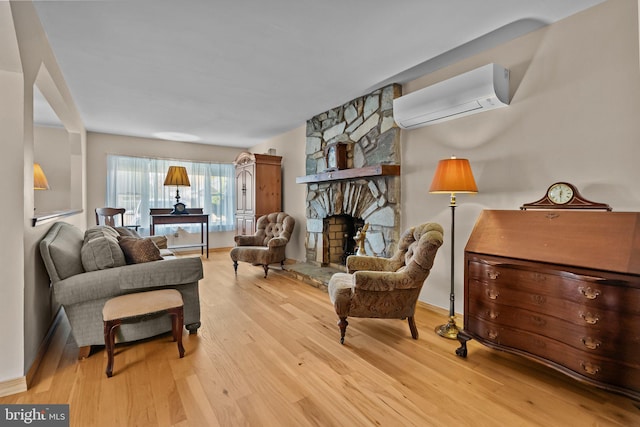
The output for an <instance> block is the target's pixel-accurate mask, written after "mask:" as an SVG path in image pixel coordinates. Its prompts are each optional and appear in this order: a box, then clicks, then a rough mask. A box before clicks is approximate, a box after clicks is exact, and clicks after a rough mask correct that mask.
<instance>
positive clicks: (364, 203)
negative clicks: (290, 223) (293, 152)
mask: <svg viewBox="0 0 640 427" xmlns="http://www.w3.org/2000/svg"><path fill="white" fill-rule="evenodd" d="M400 95H401V88H400V86H399V85H390V86H386V87H384V88H382V89H379V90H376V91H374V92H372V93H370V94H368V95H365V96H363V97H360V98H356V99H354V100H352V101H350V102H348V103H346V104H344V105H341V106H340V107H337V108H334V109H331V110H329V111H327V112H325V113H322V114H319V115H317V116H315V117H313V118H311V119H310V120H308V121H307V141H306V155H307V156H306V172H307V174H308V175H317V176H318V178H317V179H315V180H307V181H305V182H306V185H307V206H306V217H307V230H306V231H307V233H306V241H305V248H306V258H307V262H311V263H314V264H316V265H340V264H344V259H346V256H344V251H345V250H346V251H347V252H349V251H353V250H354V249H353V246H350V247H351V249H349V245H348V244H347V242H345V240H344V239H345V237H344V234H345V231H347V233H346V234H348V235H349V236H348V237H346V239H351V240H352V239H353V234H355V232H354V231H353V230H342V229H340V230H338V228H341V226H340V227H339V226H338V224H336V223H335V222H332V220H333V219H336V218H342V217H348V218H353V219H354V221H356V231H357V227H358V226H362V225H363V224H369V228H368V231H367V233H366V240H365V245H364V247H365V251H366V253H367V254H368V255H374V256H382V257H388V256H391V255H392V254H393V252H394V251H395V248H396V247H397V242H398V238H399V222H400V177H399V176H398V174H397V173H396V174H385V173H377V174H376V173H374V174H359V172H358V171H361V170H366V169H367V168H369V167H375V166H379V165H399V164H400V146H399V145H400V144H399V142H400V129H399V128H398V127H397V125H396V124H395V121H394V120H393V99H394V98H396V97H398V96H400ZM334 142H340V143H344V144H346V145H347V167H348V168H349V169H347V171H349V172H350V173H349V174H348V175H349V176H346V177H342V176H341V177H340V178H334V177H332V176H331V174H326V173H324V172H326V170H327V165H326V160H325V155H324V150H325V147H326V146H327V144H331V143H334ZM398 170H399V169H398ZM340 172H344V171H340ZM336 175H337V174H336ZM305 178H308V177H305ZM347 227H348V226H347ZM336 233H338V234H340V235H342V236H336ZM339 237H340V238H339ZM348 243H351V242H348ZM338 247H340V249H342V250H340V249H339V248H338ZM338 261H339V262H338Z"/></svg>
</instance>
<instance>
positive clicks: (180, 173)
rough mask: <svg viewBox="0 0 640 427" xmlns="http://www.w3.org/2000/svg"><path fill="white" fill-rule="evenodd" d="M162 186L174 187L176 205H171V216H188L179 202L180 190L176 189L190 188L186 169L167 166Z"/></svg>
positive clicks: (182, 204)
mask: <svg viewBox="0 0 640 427" xmlns="http://www.w3.org/2000/svg"><path fill="white" fill-rule="evenodd" d="M164 185H175V186H176V204H175V205H173V211H172V212H171V214H172V215H184V214H188V213H189V212H187V209H186V206H185V204H184V203H181V202H180V189H179V188H178V187H180V186H182V187H191V183H190V182H189V176H188V175H187V169H186V168H185V167H184V166H169V171H168V172H167V177H166V178H165V179H164Z"/></svg>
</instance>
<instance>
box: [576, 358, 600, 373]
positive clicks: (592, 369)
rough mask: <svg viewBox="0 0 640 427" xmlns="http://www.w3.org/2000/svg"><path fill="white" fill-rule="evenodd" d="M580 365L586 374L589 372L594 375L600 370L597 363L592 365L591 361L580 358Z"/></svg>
mask: <svg viewBox="0 0 640 427" xmlns="http://www.w3.org/2000/svg"><path fill="white" fill-rule="evenodd" d="M580 367H581V368H582V370H583V371H585V372H586V373H587V374H591V375H596V374H597V373H598V372H600V367H599V366H597V365H594V364H593V363H591V362H583V361H582V360H581V361H580Z"/></svg>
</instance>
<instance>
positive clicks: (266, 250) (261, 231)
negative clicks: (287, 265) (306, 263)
mask: <svg viewBox="0 0 640 427" xmlns="http://www.w3.org/2000/svg"><path fill="white" fill-rule="evenodd" d="M295 225H296V221H295V219H294V218H293V217H292V216H290V215H288V214H286V213H284V212H274V213H270V214H267V215H264V216H261V217H260V218H258V221H257V222H256V233H255V234H254V235H253V236H235V237H234V240H235V242H236V246H235V247H234V248H233V249H231V259H232V260H233V268H234V270H235V273H236V275H237V274H238V261H243V262H248V263H251V264H253V265H262V267H263V268H264V277H265V278H266V277H267V273H268V272H269V264H273V263H276V262H279V263H280V265H284V260H285V254H284V250H285V247H286V246H287V243H289V238H290V237H291V233H292V232H293V228H294V227H295Z"/></svg>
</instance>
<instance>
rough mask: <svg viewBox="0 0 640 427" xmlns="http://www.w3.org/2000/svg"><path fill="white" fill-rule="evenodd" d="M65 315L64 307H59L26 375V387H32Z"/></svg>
mask: <svg viewBox="0 0 640 427" xmlns="http://www.w3.org/2000/svg"><path fill="white" fill-rule="evenodd" d="M63 315H64V312H63V310H62V307H60V308H58V312H57V313H56V317H54V319H53V322H51V325H50V326H49V330H48V331H47V335H45V337H44V339H43V340H42V342H41V343H40V348H38V354H36V357H35V359H34V360H33V363H32V364H31V367H30V368H29V370H28V371H27V375H26V377H24V378H25V379H26V387H31V382H32V381H33V377H35V375H36V372H38V368H39V367H40V364H41V363H42V359H43V358H44V355H45V354H46V353H47V350H48V349H49V344H51V338H52V337H53V333H54V332H55V331H56V328H57V327H58V325H59V324H60V321H61V320H62V316H63ZM25 390H26V388H25ZM21 391H24V390H21Z"/></svg>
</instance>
